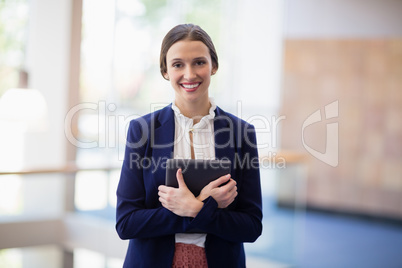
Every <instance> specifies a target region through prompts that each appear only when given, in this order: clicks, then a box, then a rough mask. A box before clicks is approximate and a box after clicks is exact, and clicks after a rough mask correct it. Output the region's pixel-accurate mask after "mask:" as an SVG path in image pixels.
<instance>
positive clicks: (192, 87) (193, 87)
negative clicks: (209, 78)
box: [180, 83, 201, 92]
mask: <svg viewBox="0 0 402 268" xmlns="http://www.w3.org/2000/svg"><path fill="white" fill-rule="evenodd" d="M200 84H201V83H192V84H180V85H181V86H182V88H184V90H186V91H187V92H191V91H195V90H196V89H197V88H198V87H199V85H200Z"/></svg>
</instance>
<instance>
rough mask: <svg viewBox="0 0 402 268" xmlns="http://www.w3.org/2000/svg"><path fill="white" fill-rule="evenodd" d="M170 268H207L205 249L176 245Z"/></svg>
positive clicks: (189, 245)
mask: <svg viewBox="0 0 402 268" xmlns="http://www.w3.org/2000/svg"><path fill="white" fill-rule="evenodd" d="M172 268H208V264H207V256H206V255H205V248H202V247H199V246H196V245H192V244H184V243H176V247H175V251H174V257H173V265H172Z"/></svg>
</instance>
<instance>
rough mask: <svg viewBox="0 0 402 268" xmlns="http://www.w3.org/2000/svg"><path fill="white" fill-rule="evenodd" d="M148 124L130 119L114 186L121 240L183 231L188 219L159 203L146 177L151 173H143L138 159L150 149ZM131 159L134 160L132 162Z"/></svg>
mask: <svg viewBox="0 0 402 268" xmlns="http://www.w3.org/2000/svg"><path fill="white" fill-rule="evenodd" d="M148 125H149V124H148V123H147V122H145V121H140V120H134V121H131V123H130V126H129V129H128V134H127V143H126V150H125V156H124V161H123V166H122V171H121V176H120V181H119V184H118V187H117V208H116V230H117V233H118V235H119V236H120V238H121V239H133V238H152V237H158V236H164V235H172V234H175V233H180V232H184V230H185V228H186V226H187V225H188V222H189V219H188V218H182V217H179V216H177V215H175V214H174V213H172V212H171V211H169V210H167V209H165V208H164V207H162V206H161V205H160V203H159V201H158V189H157V186H156V184H153V183H149V182H150V180H153V179H154V178H152V177H150V176H151V175H153V173H152V172H144V171H145V170H144V168H143V167H142V166H141V162H138V159H143V158H144V157H146V153H147V151H149V150H150V148H149V147H150V145H149V135H148V133H147V132H149V128H148ZM151 157H152V156H151ZM134 159H135V160H136V161H137V162H136V163H133V160H134ZM145 182H148V183H145ZM147 187H148V188H151V189H147ZM147 195H148V197H150V196H152V198H154V199H155V201H154V202H153V204H152V205H149V202H147V200H146V198H147ZM147 204H148V205H147Z"/></svg>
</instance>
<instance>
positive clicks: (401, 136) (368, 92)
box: [281, 0, 402, 219]
mask: <svg viewBox="0 0 402 268" xmlns="http://www.w3.org/2000/svg"><path fill="white" fill-rule="evenodd" d="M287 11H288V13H287V23H288V25H287V36H286V38H285V43H284V60H283V64H284V66H283V86H282V107H281V114H282V115H286V117H287V118H286V120H284V121H283V124H282V132H281V133H282V134H281V147H282V148H283V149H293V150H299V151H305V146H306V145H307V146H309V147H310V148H314V149H315V150H317V151H319V152H321V153H325V150H326V146H327V142H330V141H329V139H328V140H327V130H328V129H327V124H335V123H337V124H338V137H337V141H338V146H337V149H338V152H337V153H338V159H339V162H338V164H337V165H336V166H335V167H333V166H331V165H329V164H327V163H324V162H323V161H322V159H321V160H320V159H317V158H316V157H313V156H311V155H310V154H308V155H309V156H310V160H309V175H308V182H307V202H308V205H310V206H314V207H319V208H326V209H332V210H341V211H348V212H357V213H363V214H371V215H376V216H383V217H392V218H400V219H402V165H401V163H402V124H401V118H402V90H401V89H402V87H401V85H402V27H401V25H402V16H399V15H400V14H402V2H401V1H391V0H386V1H380V0H379V1H373V0H370V1H357V0H355V1H343V0H341V1H327V0H324V1H313V0H303V1H287ZM334 101H338V116H337V117H335V118H331V119H328V120H326V119H325V110H324V107H325V106H326V105H328V104H330V103H332V102H334ZM317 110H321V115H322V120H321V121H320V122H317V123H315V124H312V125H309V126H308V127H306V128H305V130H304V140H302V126H303V123H304V122H305V120H306V119H307V118H308V117H309V116H310V115H311V114H313V113H314V112H315V111H317ZM303 142H304V145H305V146H303Z"/></svg>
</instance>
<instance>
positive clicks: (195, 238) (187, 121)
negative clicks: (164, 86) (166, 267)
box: [172, 98, 216, 247]
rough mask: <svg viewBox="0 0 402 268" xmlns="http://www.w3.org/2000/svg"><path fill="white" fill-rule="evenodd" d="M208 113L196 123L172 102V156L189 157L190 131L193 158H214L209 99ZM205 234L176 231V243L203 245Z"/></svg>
mask: <svg viewBox="0 0 402 268" xmlns="http://www.w3.org/2000/svg"><path fill="white" fill-rule="evenodd" d="M209 101H210V103H211V108H209V114H208V115H205V116H204V117H202V118H201V120H200V121H199V122H198V123H197V124H195V125H194V124H193V119H192V118H188V117H185V116H184V115H183V114H182V113H181V112H180V109H179V108H178V107H177V106H176V105H175V102H173V104H172V109H173V111H174V119H175V137H174V138H175V139H174V140H175V143H174V148H173V156H174V158H178V159H191V143H190V132H192V133H193V149H194V157H195V159H215V136H214V117H215V109H216V105H215V102H214V101H213V99H212V98H210V99H209ZM205 239H206V234H198V233H194V234H193V233H178V234H176V243H184V244H194V245H197V246H199V247H204V244H205Z"/></svg>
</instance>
